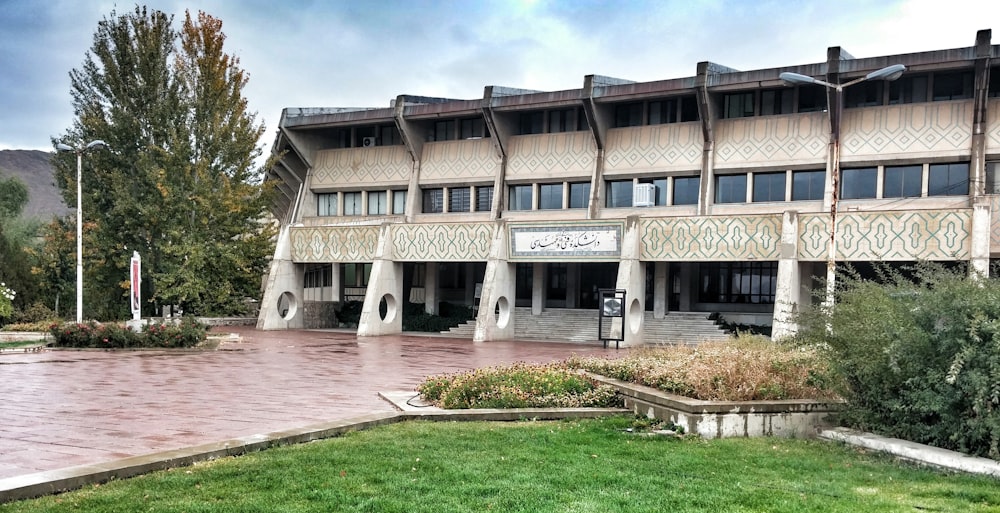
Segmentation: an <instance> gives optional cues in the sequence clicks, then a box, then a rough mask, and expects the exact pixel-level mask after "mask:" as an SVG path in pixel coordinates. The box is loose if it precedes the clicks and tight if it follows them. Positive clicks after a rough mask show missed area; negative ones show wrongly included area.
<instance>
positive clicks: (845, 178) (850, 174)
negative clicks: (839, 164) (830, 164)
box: [840, 167, 878, 199]
mask: <svg viewBox="0 0 1000 513" xmlns="http://www.w3.org/2000/svg"><path fill="white" fill-rule="evenodd" d="M877 181H878V169H877V168H874V167H863V168H858V169H845V170H843V171H842V172H841V173H840V197H841V199H863V198H874V197H875V186H876V185H875V182H877Z"/></svg>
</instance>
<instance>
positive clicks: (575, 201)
mask: <svg viewBox="0 0 1000 513" xmlns="http://www.w3.org/2000/svg"><path fill="white" fill-rule="evenodd" d="M589 204H590V182H576V183H571V184H569V208H587V206H588V205H589Z"/></svg>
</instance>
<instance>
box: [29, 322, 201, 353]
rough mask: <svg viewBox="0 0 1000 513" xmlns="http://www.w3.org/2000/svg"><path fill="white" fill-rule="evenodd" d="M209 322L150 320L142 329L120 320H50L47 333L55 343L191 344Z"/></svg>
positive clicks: (102, 345)
mask: <svg viewBox="0 0 1000 513" xmlns="http://www.w3.org/2000/svg"><path fill="white" fill-rule="evenodd" d="M207 332H208V326H206V325H205V324H203V323H200V322H198V321H197V320H195V319H194V318H187V317H185V318H184V319H183V320H182V321H181V322H180V323H178V324H162V323H153V324H149V325H148V326H146V328H145V329H144V330H143V331H141V332H135V331H132V329H131V328H130V327H128V326H125V325H123V324H120V323H107V324H98V323H96V322H94V321H89V322H86V323H65V324H53V325H52V326H50V327H49V333H51V334H52V338H53V339H54V340H55V345H56V346H57V347H96V348H108V349H112V348H126V347H193V346H196V345H198V344H199V343H200V342H202V341H203V340H205V335H206V333H207Z"/></svg>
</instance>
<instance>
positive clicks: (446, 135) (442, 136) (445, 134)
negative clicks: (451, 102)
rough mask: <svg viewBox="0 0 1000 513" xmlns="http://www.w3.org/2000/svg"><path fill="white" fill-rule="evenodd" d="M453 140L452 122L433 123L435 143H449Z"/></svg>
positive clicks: (453, 128) (453, 123) (453, 126)
mask: <svg viewBox="0 0 1000 513" xmlns="http://www.w3.org/2000/svg"><path fill="white" fill-rule="evenodd" d="M453 139H455V122H454V121H452V120H448V121H435V122H434V140H435V141H451V140H453Z"/></svg>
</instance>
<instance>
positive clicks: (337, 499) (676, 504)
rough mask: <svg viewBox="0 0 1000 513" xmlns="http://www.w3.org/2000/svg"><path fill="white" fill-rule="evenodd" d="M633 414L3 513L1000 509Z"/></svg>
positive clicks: (286, 456) (866, 457)
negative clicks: (642, 424) (678, 431)
mask: <svg viewBox="0 0 1000 513" xmlns="http://www.w3.org/2000/svg"><path fill="white" fill-rule="evenodd" d="M634 423H635V420H634V419H631V418H627V417H615V418H607V419H597V420H586V421H561V422H517V423H429V422H419V421H411V422H404V423H400V424H394V425H391V426H385V427H381V428H377V429H372V430H369V431H362V432H355V433H350V434H347V435H345V436H343V437H340V438H335V439H331V440H325V441H320V442H314V443H310V444H304V445H298V446H291V447H284V448H278V449H272V450H268V451H265V452H260V453H254V454H250V455H246V456H242V457H239V458H225V459H221V460H216V461H213V462H207V463H203V464H197V465H194V466H193V467H187V468H178V469H173V470H169V471H164V472H157V473H154V474H150V475H146V476H142V477H138V478H134V479H129V480H124V481H117V482H112V483H109V484H105V485H100V486H93V487H90V488H87V489H84V490H80V491H76V492H71V493H66V494H62V495H57V496H51V497H45V498H41V499H35V500H30V501H22V502H17V503H12V504H5V505H0V511H3V512H28V511H32V512H34V511H52V512H71V511H88V512H117V511H152V512H168V511H169V512H173V511H178V512H179V511H185V512H191V513H196V512H227V511H239V512H255V511H260V512H265V511H266V512H271V511H282V512H310V511H317V512H319V511H322V512H327V511H364V512H404V511H405V512H433V513H441V512H450V511H510V512H517V511H524V512H538V511H559V512H562V511H565V512H571V511H572V512H607V511H615V512H649V511H664V512H671V513H674V512H693V511H712V512H715V511H736V512H754V511H760V512H764V511H767V512H785V511H808V512H857V511H865V512H889V511H914V510H931V511H962V512H980V511H1000V486H997V481H996V480H994V479H990V478H984V477H977V476H967V475H955V474H947V473H942V472H937V471H932V470H928V469H924V468H917V467H913V466H910V465H905V464H898V463H896V462H894V461H893V460H891V459H888V458H886V457H883V456H879V455H873V454H868V453H864V452H861V451H858V450H855V449H851V448H846V447H843V446H839V445H836V444H830V443H824V442H818V441H806V440H782V439H768V438H760V439H726V440H712V441H706V440H701V439H697V438H683V439H678V438H667V437H655V436H645V435H637V434H630V433H626V432H624V430H625V428H628V427H631V426H633V425H634Z"/></svg>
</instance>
